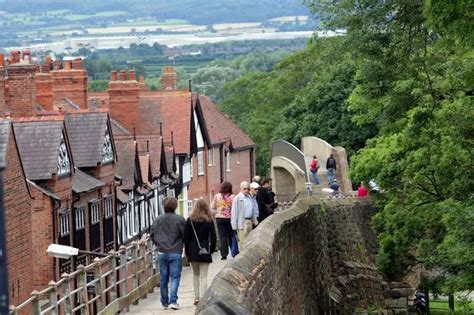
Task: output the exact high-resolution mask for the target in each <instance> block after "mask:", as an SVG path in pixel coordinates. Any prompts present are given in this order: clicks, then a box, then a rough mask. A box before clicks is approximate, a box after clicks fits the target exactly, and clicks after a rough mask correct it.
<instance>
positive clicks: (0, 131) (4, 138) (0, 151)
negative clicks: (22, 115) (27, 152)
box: [0, 120, 11, 169]
mask: <svg viewBox="0 0 474 315" xmlns="http://www.w3.org/2000/svg"><path fill="white" fill-rule="evenodd" d="M10 125H11V122H10V120H0V169H1V168H4V167H6V166H7V148H8V138H9V136H10Z"/></svg>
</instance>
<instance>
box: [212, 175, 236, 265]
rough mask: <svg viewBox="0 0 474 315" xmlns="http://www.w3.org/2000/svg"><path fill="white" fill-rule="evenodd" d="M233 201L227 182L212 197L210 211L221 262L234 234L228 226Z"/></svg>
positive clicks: (225, 255)
mask: <svg viewBox="0 0 474 315" xmlns="http://www.w3.org/2000/svg"><path fill="white" fill-rule="evenodd" d="M233 199H234V195H233V194H232V184H231V183H229V182H223V183H222V184H221V190H220V192H219V193H218V194H216V195H215V196H214V199H213V200H212V204H211V209H212V210H214V216H215V218H216V223H217V231H218V233H219V242H220V252H221V259H222V260H224V259H227V255H228V254H229V246H230V245H231V242H232V236H233V234H234V231H233V230H232V225H231V224H230V213H231V207H232V200H233Z"/></svg>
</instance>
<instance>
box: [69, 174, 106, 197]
mask: <svg viewBox="0 0 474 315" xmlns="http://www.w3.org/2000/svg"><path fill="white" fill-rule="evenodd" d="M103 186H105V184H104V183H103V182H101V181H100V180H97V179H95V178H94V177H92V176H90V175H88V174H87V173H84V172H83V171H81V170H80V169H78V168H75V169H74V175H73V176H72V191H73V192H75V193H78V194H79V193H83V192H88V191H92V190H95V189H98V188H100V187H103Z"/></svg>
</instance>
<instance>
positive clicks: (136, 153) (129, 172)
mask: <svg viewBox="0 0 474 315" xmlns="http://www.w3.org/2000/svg"><path fill="white" fill-rule="evenodd" d="M115 144H116V147H117V153H118V162H117V167H116V173H117V175H118V176H119V177H120V186H118V187H117V200H118V207H117V208H118V210H117V211H118V219H117V220H118V225H117V229H118V243H119V244H126V243H128V242H130V241H132V240H135V239H139V238H141V236H142V235H143V234H145V233H149V232H150V227H151V225H152V223H153V221H154V220H155V218H156V217H157V216H158V215H161V214H163V213H164V210H163V198H164V197H165V196H174V194H175V185H176V184H177V180H176V178H177V176H176V177H172V174H171V173H169V172H168V168H167V165H166V156H165V149H164V145H163V140H162V137H161V136H158V135H147V136H144V135H142V136H137V135H133V134H128V133H122V134H118V133H117V134H116V137H115Z"/></svg>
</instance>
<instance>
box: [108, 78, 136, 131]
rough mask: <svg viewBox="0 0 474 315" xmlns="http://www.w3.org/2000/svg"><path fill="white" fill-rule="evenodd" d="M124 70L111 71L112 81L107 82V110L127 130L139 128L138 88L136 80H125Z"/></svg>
mask: <svg viewBox="0 0 474 315" xmlns="http://www.w3.org/2000/svg"><path fill="white" fill-rule="evenodd" d="M126 75H127V74H126V72H125V71H124V70H122V71H120V79H121V80H117V72H116V71H112V74H111V78H112V81H110V82H109V89H108V92H109V110H110V115H111V117H112V118H113V119H115V120H117V121H118V122H120V123H121V124H122V125H123V126H124V127H125V128H127V129H128V130H130V131H131V130H133V128H136V129H139V128H140V109H139V98H138V93H139V88H138V82H137V81H136V80H126Z"/></svg>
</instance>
